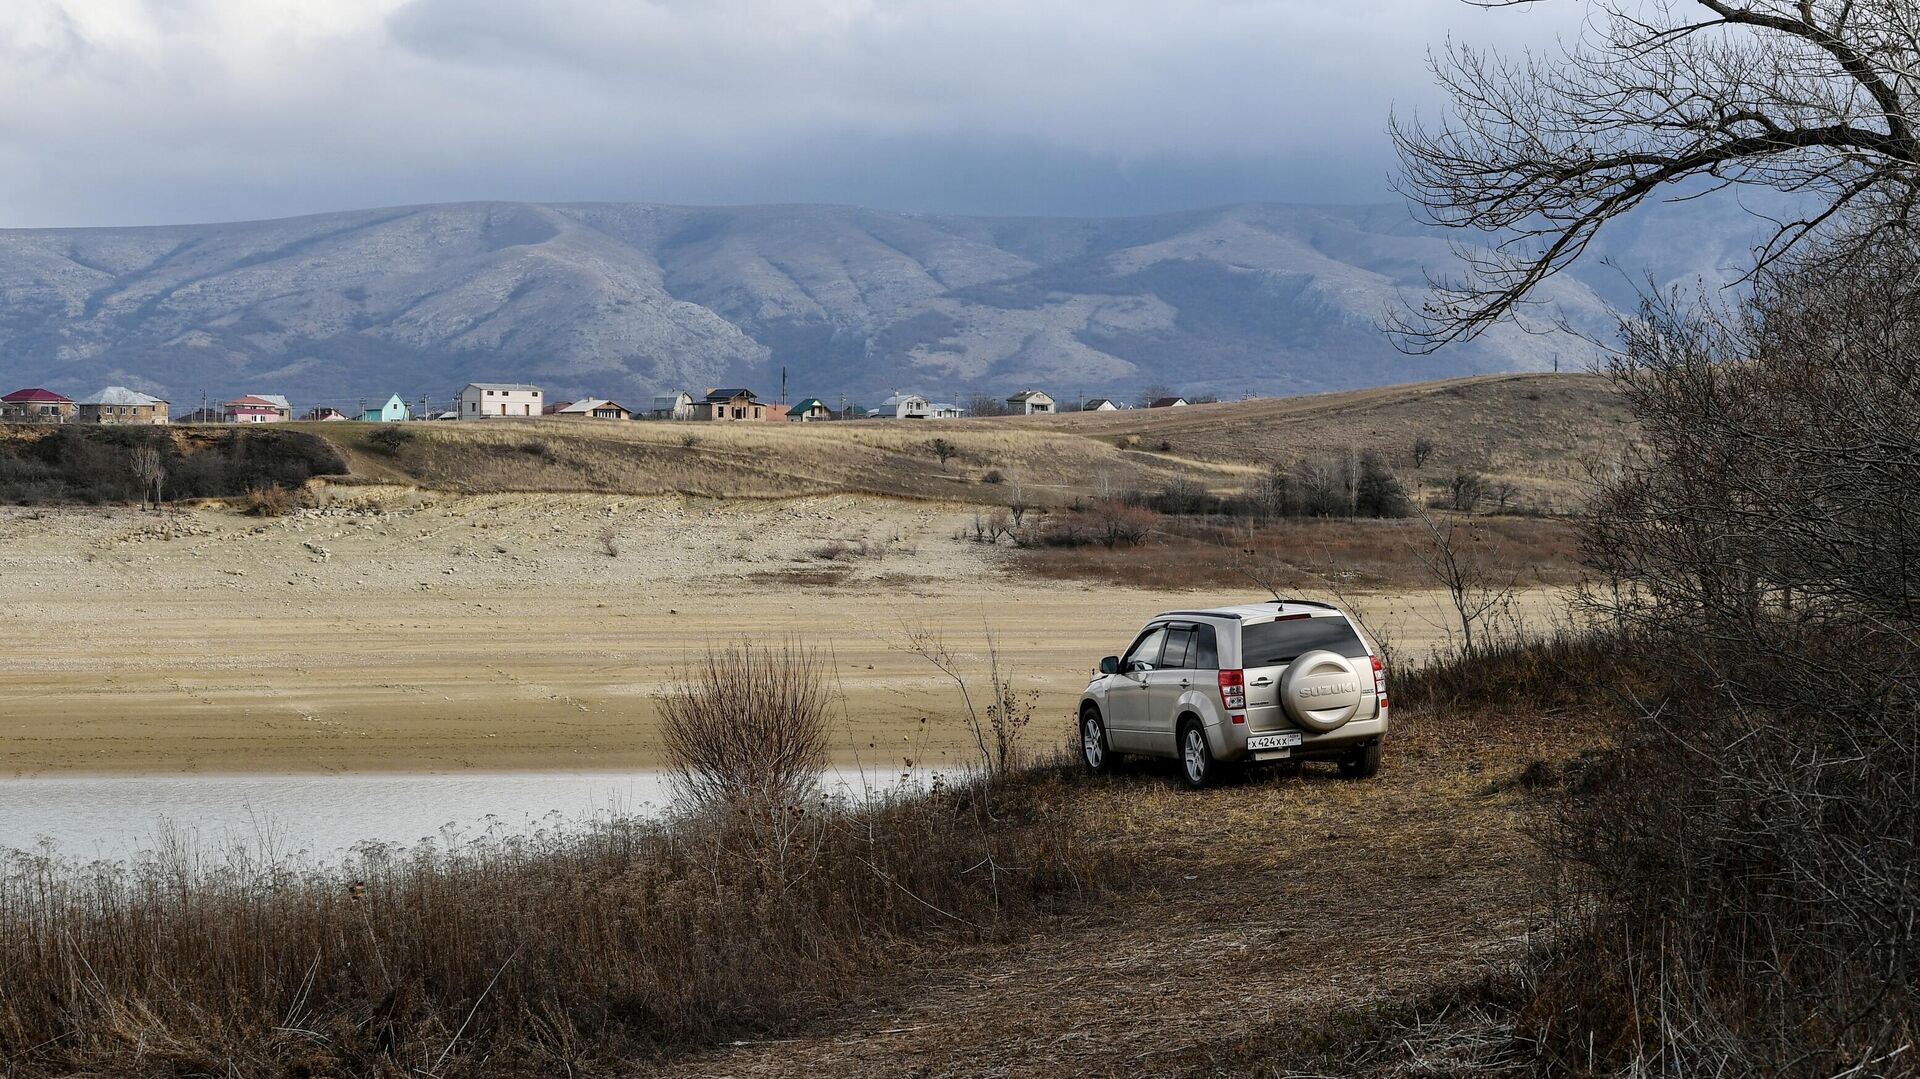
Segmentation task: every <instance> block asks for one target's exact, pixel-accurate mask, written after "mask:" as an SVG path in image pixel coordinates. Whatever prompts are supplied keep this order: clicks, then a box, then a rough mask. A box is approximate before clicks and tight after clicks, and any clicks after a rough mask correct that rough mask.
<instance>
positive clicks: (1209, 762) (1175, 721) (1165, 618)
mask: <svg viewBox="0 0 1920 1079" xmlns="http://www.w3.org/2000/svg"><path fill="white" fill-rule="evenodd" d="M1386 733H1387V677H1386V671H1385V670H1383V669H1382V668H1381V665H1380V657H1379V656H1378V655H1377V654H1376V653H1375V652H1374V650H1373V648H1372V646H1370V645H1368V644H1367V642H1366V640H1365V639H1364V638H1362V637H1361V635H1360V632H1359V630H1358V629H1356V628H1355V627H1354V624H1353V623H1352V622H1351V621H1349V620H1348V618H1347V616H1346V615H1344V614H1342V613H1341V612H1340V610H1339V609H1338V608H1336V607H1334V606H1332V605H1331V604H1326V603H1316V602H1314V601H1311V600H1298V599H1289V600H1272V601H1269V602H1266V603H1251V604H1247V605H1245V606H1239V607H1215V608H1213V609H1211V610H1205V611H1168V612H1167V613H1165V614H1162V615H1159V616H1157V617H1155V618H1154V619H1153V620H1152V621H1149V622H1148V623H1147V624H1146V626H1145V628H1143V629H1141V631H1140V633H1139V635H1138V636H1136V637H1135V638H1134V639H1133V644H1132V645H1131V646H1129V647H1128V648H1127V650H1126V651H1125V652H1124V653H1122V654H1121V655H1118V656H1108V657H1107V658H1105V659H1103V660H1101V661H1100V669H1099V671H1098V672H1096V673H1095V674H1094V676H1093V681H1092V682H1090V683H1088V685H1087V691H1086V693H1084V694H1083V695H1082V696H1081V697H1080V747H1081V754H1082V756H1083V757H1084V758H1085V759H1086V764H1087V768H1088V769H1089V770H1091V771H1094V772H1104V771H1106V770H1107V769H1109V768H1111V767H1112V766H1113V760H1114V758H1115V757H1116V756H1118V755H1120V754H1123V753H1138V754H1141V755H1144V756H1150V757H1172V758H1176V759H1178V760H1179V761H1180V763H1181V774H1182V775H1183V776H1184V777H1185V778H1186V781H1187V785H1188V786H1192V787H1204V786H1206V785H1207V784H1208V783H1210V782H1212V781H1213V779H1214V778H1215V776H1216V775H1217V773H1218V772H1219V770H1220V768H1221V766H1222V765H1226V764H1233V763H1238V762H1242V761H1281V760H1296V761H1297V760H1330V761H1337V762H1338V763H1339V765H1340V771H1341V772H1342V773H1343V774H1345V775H1349V776H1355V777H1360V778H1364V777H1367V776H1371V775H1373V774H1374V773H1376V772H1378V771H1379V770H1380V740H1381V738H1382V737H1383V736H1385V734H1386Z"/></svg>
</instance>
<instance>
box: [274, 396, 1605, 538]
mask: <svg viewBox="0 0 1920 1079" xmlns="http://www.w3.org/2000/svg"><path fill="white" fill-rule="evenodd" d="M298 426H300V427H301V428H303V429H307V430H312V431H314V432H315V433H318V434H320V435H322V436H324V437H325V438H327V439H329V440H332V441H334V442H336V443H337V444H339V445H340V446H341V447H342V448H343V449H345V450H346V451H348V453H349V454H350V456H351V457H352V463H353V473H354V475H355V477H357V478H359V479H360V480H362V481H374V482H405V483H414V484H419V485H422V486H427V487H433V488H436V489H442V490H451V491H462V492H485V493H492V492H503V491H598V492H609V493H624V494H658V493H671V492H678V493H683V494H694V495H709V496H716V497H742V498H780V497H789V496H794V495H803V494H818V493H825V492H832V491H848V492H860V493H870V494H881V495H890V496H895V497H905V498H915V499H938V500H945V501H958V502H974V503H986V504H994V503H998V504H1003V505H1004V504H1006V502H1007V501H1008V499H1009V498H1012V497H1015V495H1014V492H1015V491H1017V492H1018V497H1021V498H1023V499H1024V500H1026V501H1028V502H1030V503H1033V504H1038V505H1062V504H1067V503H1070V502H1073V501H1074V500H1076V499H1082V498H1089V497H1101V496H1105V495H1109V494H1118V493H1120V492H1123V491H1127V490H1148V491H1152V490H1159V489H1161V488H1164V487H1166V486H1167V485H1168V484H1169V483H1171V482H1173V481H1175V480H1188V481H1192V482H1195V483H1198V484H1200V485H1202V486H1203V487H1205V488H1207V489H1208V490H1211V491H1213V492H1215V493H1221V494H1225V493H1232V492H1237V491H1242V490H1245V489H1248V488H1249V487H1250V486H1251V485H1252V484H1253V483H1254V482H1255V481H1256V480H1257V478H1258V476H1259V474H1260V473H1261V472H1262V471H1263V470H1264V469H1265V468H1267V467H1268V466H1270V465H1273V464H1280V465H1283V466H1290V465H1292V464H1293V463H1294V462H1296V461H1298V460H1300V459H1302V458H1306V457H1314V458H1323V457H1338V456H1342V455H1345V454H1348V453H1350V452H1357V451H1359V450H1362V449H1378V450H1380V451H1381V452H1382V453H1383V454H1384V455H1385V458H1386V464H1387V465H1388V467H1390V468H1392V469H1393V470H1394V471H1395V472H1396V473H1397V474H1399V475H1400V477H1401V478H1402V479H1403V481H1405V482H1407V484H1408V486H1409V487H1410V488H1411V489H1412V490H1413V493H1414V494H1415V495H1416V496H1418V497H1423V498H1424V496H1427V495H1432V494H1434V493H1436V492H1438V491H1439V490H1440V489H1441V488H1442V487H1444V486H1445V484H1446V482H1447V480H1448V479H1450V478H1451V477H1452V476H1453V475H1454V472H1455V470H1456V469H1458V468H1469V469H1473V470H1476V471H1479V472H1483V473H1485V474H1486V476H1487V478H1488V479H1489V481H1492V482H1496V483H1497V482H1501V481H1506V482H1511V483H1512V484H1514V486H1515V487H1516V489H1517V490H1518V491H1519V501H1520V502H1522V503H1525V504H1527V505H1530V506H1533V507H1536V508H1543V509H1553V510H1564V509H1567V508H1570V507H1571V506H1572V505H1574V504H1575V503H1576V502H1577V501H1578V499H1579V497H1580V494H1581V492H1582V491H1583V490H1584V489H1585V479H1586V477H1587V475H1588V474H1589V471H1588V470H1589V466H1590V465H1610V464H1611V463H1613V462H1615V461H1617V460H1618V459H1619V456H1620V454H1621V452H1622V451H1623V450H1624V448H1625V447H1626V445H1627V444H1628V442H1629V441H1630V439H1631V427H1630V425H1629V424H1628V423H1627V422H1626V420H1625V412H1624V410H1623V409H1622V408H1621V406H1620V405H1619V403H1618V402H1617V401H1616V400H1615V399H1614V398H1613V397H1612V395H1611V392H1610V391H1609V390H1608V389H1607V388H1606V385H1605V383H1604V381H1602V380H1600V379H1598V378H1595V377H1592V376H1586V375H1500V376H1481V377H1475V378H1467V379H1451V380H1447V381H1443V382H1433V383H1420V384H1414V385H1408V386H1392V387H1385V388H1382V389H1374V390H1357V391H1350V392H1347V393H1336V394H1321V395H1315V396H1309V397H1291V398H1275V399H1265V400H1257V401H1246V402H1233V403H1227V404H1218V405H1197V406H1193V407H1191V408H1183V409H1157V410H1152V411H1145V410H1136V411H1131V412H1120V413H1078V414H1064V415H1056V416H1029V417H1001V418H992V419H978V420H949V421H937V422H923V423H903V422H888V421H878V420H866V421H853V422H843V423H818V424H721V423H711V424H695V423H657V422H649V423H624V424H592V425H586V424H574V423H568V422H566V421H558V420H524V421H519V420H515V421H490V422H487V423H421V424H413V425H410V426H408V427H407V428H406V430H407V431H409V432H411V433H413V434H414V436H415V437H414V438H413V439H411V440H409V441H407V442H405V443H403V444H400V445H397V446H394V447H387V446H384V445H379V444H376V443H375V442H374V441H373V439H374V437H375V436H376V435H377V434H378V433H379V431H380V430H381V425H378V424H356V423H329V424H312V425H305V424H302V425H298ZM1422 434H1425V435H1428V436H1430V437H1431V438H1432V439H1433V441H1434V443H1435V447H1436V448H1435V450H1434V452H1433V454H1432V456H1431V458H1430V459H1428V460H1427V461H1426V463H1425V464H1424V465H1423V466H1421V467H1419V468H1415V467H1414V466H1413V465H1412V462H1411V460H1409V459H1408V458H1409V455H1410V453H1411V447H1412V444H1413V441H1414V439H1415V438H1416V437H1419V436H1420V435H1422ZM383 437H384V436H383ZM936 444H939V445H942V446H943V447H944V448H945V449H947V450H950V451H951V460H944V461H943V460H942V457H941V455H940V454H939V453H936V452H935V449H934V447H935V446H936ZM1163 446H1164V447H1166V448H1165V449H1162V448H1161V447H1163Z"/></svg>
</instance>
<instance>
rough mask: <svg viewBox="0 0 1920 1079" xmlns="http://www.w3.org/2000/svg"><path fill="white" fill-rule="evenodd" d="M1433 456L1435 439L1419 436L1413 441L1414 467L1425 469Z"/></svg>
mask: <svg viewBox="0 0 1920 1079" xmlns="http://www.w3.org/2000/svg"><path fill="white" fill-rule="evenodd" d="M1432 456H1433V439H1431V438H1428V437H1427V436H1426V435H1419V436H1417V437H1415V438H1414V440H1413V467H1415V468H1425V467H1426V466H1427V459H1428V458H1430V457H1432Z"/></svg>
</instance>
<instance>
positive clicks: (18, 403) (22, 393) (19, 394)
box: [0, 386, 77, 423]
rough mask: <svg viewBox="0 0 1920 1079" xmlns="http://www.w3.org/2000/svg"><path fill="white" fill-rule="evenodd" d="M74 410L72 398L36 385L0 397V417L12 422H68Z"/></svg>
mask: <svg viewBox="0 0 1920 1079" xmlns="http://www.w3.org/2000/svg"><path fill="white" fill-rule="evenodd" d="M75 411H77V409H76V406H75V405H74V403H73V398H71V397H68V396H67V395H65V394H62V393H55V392H53V391H52V390H46V389H41V388H40V387H38V386H35V387H33V388H32V389H25V390H15V391H13V392H12V393H10V394H7V395H6V396H5V397H0V419H4V420H10V421H12V422H14V423H68V422H71V421H72V419H73V416H74V413H75Z"/></svg>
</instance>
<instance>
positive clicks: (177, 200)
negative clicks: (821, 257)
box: [0, 0, 1582, 225]
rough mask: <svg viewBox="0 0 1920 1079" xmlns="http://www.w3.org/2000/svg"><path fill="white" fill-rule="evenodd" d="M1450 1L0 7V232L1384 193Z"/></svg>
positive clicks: (707, 0) (1489, 30) (1449, 21)
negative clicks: (395, 215)
mask: <svg viewBox="0 0 1920 1079" xmlns="http://www.w3.org/2000/svg"><path fill="white" fill-rule="evenodd" d="M1581 8H1582V5H1579V4H1576V3H1566V4H1550V5H1542V6H1540V7H1537V8H1532V9H1523V10H1510V11H1503V12H1497V13H1496V12H1485V11H1481V10H1478V9H1475V8H1472V7H1468V6H1466V5H1463V4H1460V3H1457V2H1455V0H1356V2H1349V3H1335V2H1330V0H1188V2H1182V3H1178V4H1175V3H1167V2H1148V0H969V2H963V0H544V2H542V3H539V4H527V3H525V2H523V0H329V3H327V4H319V5H316V4H311V3H296V2H295V0H10V3H9V4H8V5H6V6H5V9H4V10H0V93H4V94H5V96H6V99H7V100H8V101H9V102H10V108H9V110H8V112H7V113H6V115H5V116H3V117H0V223H3V224H8V225H26V224H105V223H140V222H149V221H153V222H158V221H182V220H213V219H232V218H236V217H258V216H274V215H283V214H292V213H299V212H303V211H313V210H322V209H334V208H344V207H349V206H366V205H392V204H398V203H409V202H427V201H440V200H448V199H468V198H510V199H540V200H562V199H635V200H651V201H671V202H716V201H725V202H759V201H833V202H849V203H862V204H867V205H875V206H882V207H887V208H895V209H911V210H953V211H970V212H1002V213H1090V212H1098V213H1126V212H1141V211H1151V210H1159V209H1168V208H1174V207H1184V206H1195V205H1201V204H1207V203H1217V202H1226V201H1238V200H1254V199H1266V200H1280V201H1348V202H1351V201H1370V200H1377V199H1384V198H1387V197H1389V196H1388V191H1387V189H1386V184H1385V177H1386V175H1387V173H1388V171H1389V170H1390V168H1391V165H1392V160H1391V155H1390V152H1389V149H1388V147H1387V145H1386V139H1385V136H1384V134H1383V127H1384V124H1385V119H1386V113H1387V109H1388V107H1389V105H1390V104H1392V103H1396V102H1397V103H1398V104H1400V105H1401V106H1403V107H1405V106H1409V105H1417V106H1420V107H1423V108H1427V107H1432V106H1433V104H1434V99H1433V92H1432V90H1431V88H1430V86H1429V81H1428V77H1427V74H1426V72H1425V70H1424V67H1423V66H1422V65H1423V59H1424V53H1425V50H1426V49H1427V48H1428V47H1429V46H1430V45H1433V44H1437V43H1438V42H1439V41H1441V40H1442V39H1444V38H1445V37H1446V36H1447V35H1448V34H1449V33H1451V34H1454V35H1456V36H1459V37H1462V38H1465V39H1468V40H1473V41H1477V42H1488V43H1493V44H1500V45H1504V46H1509V47H1511V46H1515V45H1520V44H1527V43H1532V44H1549V43H1551V41H1552V39H1553V37H1554V35H1555V34H1556V33H1567V32H1570V31H1572V30H1574V29H1577V19H1578V16H1579V13H1580V10H1581Z"/></svg>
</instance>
